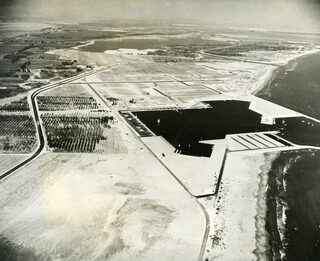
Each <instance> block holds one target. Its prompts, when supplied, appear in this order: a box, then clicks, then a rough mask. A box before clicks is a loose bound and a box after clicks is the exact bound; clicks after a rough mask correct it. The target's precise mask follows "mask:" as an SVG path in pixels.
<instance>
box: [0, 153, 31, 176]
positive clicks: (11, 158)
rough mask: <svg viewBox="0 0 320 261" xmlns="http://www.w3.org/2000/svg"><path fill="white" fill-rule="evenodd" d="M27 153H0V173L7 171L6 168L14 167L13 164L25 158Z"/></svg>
mask: <svg viewBox="0 0 320 261" xmlns="http://www.w3.org/2000/svg"><path fill="white" fill-rule="evenodd" d="M28 156H29V155H28V154H20V155H18V154H15V155H12V154H0V162H1V164H0V175H1V174H2V173H4V172H5V171H7V170H8V169H10V168H12V167H14V166H15V165H17V164H19V163H20V162H21V161H23V160H24V159H25V158H27V157H28Z"/></svg>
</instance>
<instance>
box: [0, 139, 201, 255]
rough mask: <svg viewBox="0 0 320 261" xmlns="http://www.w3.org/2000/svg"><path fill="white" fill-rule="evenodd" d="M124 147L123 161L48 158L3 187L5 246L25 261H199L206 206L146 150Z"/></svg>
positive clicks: (0, 219)
mask: <svg viewBox="0 0 320 261" xmlns="http://www.w3.org/2000/svg"><path fill="white" fill-rule="evenodd" d="M128 135H132V134H128ZM126 144H127V149H128V153H125V154H109V155H97V154H52V153H44V154H42V155H41V156H40V157H39V158H37V159H36V160H35V161H33V162H32V163H31V164H29V165H27V166H26V167H25V168H23V169H21V170H20V171H18V172H17V173H16V174H15V175H11V176H9V177H8V178H6V179H5V180H2V181H1V183H0V190H1V191H2V193H1V195H0V208H1V214H0V227H1V231H0V232H1V234H2V239H1V245H2V246H3V247H4V246H5V247H6V248H5V249H7V251H9V252H10V251H12V255H13V257H14V258H18V257H19V258H21V259H22V260H23V259H24V257H26V256H28V255H29V258H30V251H32V252H31V253H33V254H32V255H31V256H32V260H45V259H50V260H105V259H106V258H107V259H112V260H128V259H129V260H151V259H154V257H157V260H196V259H197V258H198V255H199V253H200V247H201V243H202V240H203V236H204V229H205V218H204V214H203V212H202V210H201V208H200V206H199V205H198V204H197V203H196V201H195V200H194V199H193V198H191V197H190V196H189V194H188V193H187V192H186V191H185V190H184V189H183V188H182V187H181V186H180V185H179V184H178V183H177V182H176V180H175V179H174V178H173V177H172V176H171V175H170V174H169V173H168V171H167V170H166V169H165V168H164V167H163V166H162V165H161V164H160V163H159V162H158V161H157V160H156V159H155V158H154V157H153V156H152V155H151V154H150V152H149V151H148V150H147V149H146V148H145V147H144V146H143V145H142V144H140V143H139V142H137V140H135V139H134V138H133V137H132V136H131V137H128V138H126ZM6 240H9V241H10V244H9V245H6V242H7V241H6ZM16 247H18V248H19V251H17V252H15V251H14V250H13V249H14V248H16ZM164 250H165V251H164Z"/></svg>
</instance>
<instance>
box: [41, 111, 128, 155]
mask: <svg viewBox="0 0 320 261" xmlns="http://www.w3.org/2000/svg"><path fill="white" fill-rule="evenodd" d="M104 115H105V113H104V114H100V115H97V114H83V115H81V114H71V115H64V114H52V113H45V114H42V116H41V119H42V123H43V126H44V128H45V133H46V137H47V145H48V147H49V148H50V149H52V151H53V152H70V153H84V152H86V153H93V152H94V153H106V152H108V151H110V150H111V149H113V150H114V151H116V152H117V153H121V152H125V148H124V146H123V145H122V139H121V137H120V136H119V135H117V131H116V129H115V128H114V127H112V125H113V116H104Z"/></svg>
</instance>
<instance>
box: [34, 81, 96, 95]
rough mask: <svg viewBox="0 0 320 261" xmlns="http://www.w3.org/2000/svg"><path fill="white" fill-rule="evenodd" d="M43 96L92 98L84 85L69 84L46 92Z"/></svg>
mask: <svg viewBox="0 0 320 261" xmlns="http://www.w3.org/2000/svg"><path fill="white" fill-rule="evenodd" d="M41 96H57V97H60V96H68V97H79V96H80V97H91V95H90V94H89V93H88V91H87V89H86V87H85V85H84V84H75V83H67V84H64V85H62V86H60V87H58V88H54V89H52V90H49V91H46V92H44V93H42V94H41V95H40V97H41Z"/></svg>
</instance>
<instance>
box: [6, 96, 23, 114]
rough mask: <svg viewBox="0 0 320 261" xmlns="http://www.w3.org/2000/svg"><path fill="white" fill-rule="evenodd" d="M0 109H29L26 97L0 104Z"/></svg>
mask: <svg viewBox="0 0 320 261" xmlns="http://www.w3.org/2000/svg"><path fill="white" fill-rule="evenodd" d="M0 110H1V111H14V112H18V111H29V104H28V101H27V97H24V98H21V99H20V100H17V101H12V102H10V103H6V104H4V105H2V106H0Z"/></svg>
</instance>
